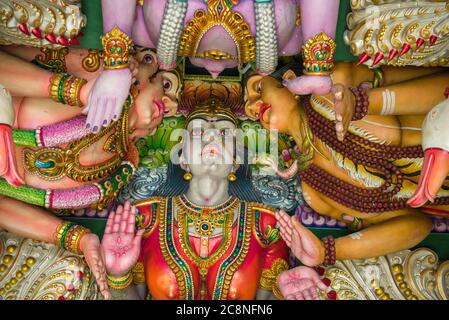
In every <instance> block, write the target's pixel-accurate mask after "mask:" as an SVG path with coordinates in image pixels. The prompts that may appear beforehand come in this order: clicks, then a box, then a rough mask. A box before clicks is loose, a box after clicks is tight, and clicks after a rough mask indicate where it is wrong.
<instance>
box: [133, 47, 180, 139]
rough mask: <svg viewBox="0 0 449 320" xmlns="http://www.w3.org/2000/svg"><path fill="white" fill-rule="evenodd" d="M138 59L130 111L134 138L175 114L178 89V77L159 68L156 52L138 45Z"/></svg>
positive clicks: (152, 129) (152, 130)
mask: <svg viewBox="0 0 449 320" xmlns="http://www.w3.org/2000/svg"><path fill="white" fill-rule="evenodd" d="M136 59H137V60H138V63H139V68H138V73H137V75H136V80H137V85H136V86H137V89H138V90H139V94H138V96H137V98H136V101H135V106H134V108H133V109H132V110H131V112H130V127H131V128H133V129H135V131H134V134H133V138H138V137H142V136H146V135H148V134H151V133H152V132H154V131H155V130H156V129H157V126H158V125H159V124H160V123H161V122H162V119H163V118H164V117H170V116H173V115H175V114H176V111H177V110H178V99H179V93H180V92H179V91H180V79H179V77H178V75H177V74H176V73H175V72H169V71H158V70H159V65H158V62H157V57H156V54H155V53H154V52H153V51H152V50H150V49H148V48H139V49H137V55H136Z"/></svg>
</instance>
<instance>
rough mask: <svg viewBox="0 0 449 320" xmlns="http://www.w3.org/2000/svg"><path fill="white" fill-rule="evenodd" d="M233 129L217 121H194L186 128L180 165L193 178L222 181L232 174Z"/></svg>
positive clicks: (233, 167)
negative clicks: (206, 177) (186, 169)
mask: <svg viewBox="0 0 449 320" xmlns="http://www.w3.org/2000/svg"><path fill="white" fill-rule="evenodd" d="M235 129H236V127H235V125H234V123H232V122H231V121H228V120H224V119H220V118H219V117H204V118H196V119H194V120H192V121H190V122H189V124H188V126H187V132H188V137H187V139H185V140H184V144H183V149H182V158H183V160H182V163H183V166H184V167H186V168H187V167H188V168H189V170H190V172H191V173H192V174H193V176H211V177H213V178H215V179H218V180H221V179H226V178H227V176H228V174H229V173H230V172H231V171H232V170H235V169H236V168H235V165H234V163H235V161H234V150H235V134H234V132H235Z"/></svg>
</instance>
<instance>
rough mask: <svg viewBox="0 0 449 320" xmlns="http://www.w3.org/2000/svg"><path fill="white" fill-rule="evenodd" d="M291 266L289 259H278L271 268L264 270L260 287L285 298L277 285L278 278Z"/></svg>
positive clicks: (279, 297) (280, 298)
mask: <svg viewBox="0 0 449 320" xmlns="http://www.w3.org/2000/svg"><path fill="white" fill-rule="evenodd" d="M289 268H290V266H289V265H288V262H287V261H285V260H284V259H281V258H279V259H276V260H275V261H274V262H273V263H272V264H271V267H270V268H269V269H264V270H262V275H261V276H260V281H259V287H260V288H262V289H264V290H268V291H272V292H273V294H274V295H275V296H276V298H278V299H279V300H284V297H283V296H282V294H281V291H280V290H279V287H278V285H277V278H278V276H279V275H280V274H281V273H282V272H284V271H287V270H288V269H289Z"/></svg>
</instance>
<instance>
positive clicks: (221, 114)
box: [186, 98, 239, 128]
mask: <svg viewBox="0 0 449 320" xmlns="http://www.w3.org/2000/svg"><path fill="white" fill-rule="evenodd" d="M206 117H217V118H220V119H221V120H228V121H230V122H232V123H233V124H234V125H235V127H236V128H237V127H238V126H239V120H238V118H237V116H236V115H235V113H234V112H232V111H231V109H230V108H228V107H226V106H225V105H224V104H223V103H222V102H221V101H220V100H218V99H214V98H212V99H210V100H208V101H206V102H205V103H204V104H202V105H200V106H197V107H196V108H195V109H194V110H193V111H192V112H190V113H189V115H188V116H187V121H186V126H187V125H188V124H189V122H191V121H192V120H195V119H204V118H206Z"/></svg>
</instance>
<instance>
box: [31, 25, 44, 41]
mask: <svg viewBox="0 0 449 320" xmlns="http://www.w3.org/2000/svg"><path fill="white" fill-rule="evenodd" d="M31 33H32V34H34V36H35V37H36V38H39V39H42V32H41V30H40V29H39V28H37V27H36V28H33V30H31Z"/></svg>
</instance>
